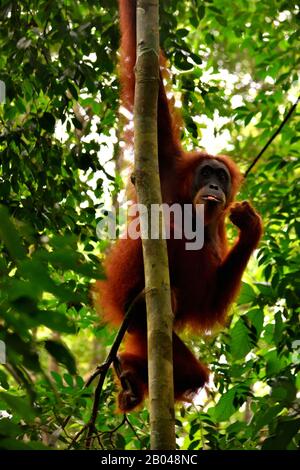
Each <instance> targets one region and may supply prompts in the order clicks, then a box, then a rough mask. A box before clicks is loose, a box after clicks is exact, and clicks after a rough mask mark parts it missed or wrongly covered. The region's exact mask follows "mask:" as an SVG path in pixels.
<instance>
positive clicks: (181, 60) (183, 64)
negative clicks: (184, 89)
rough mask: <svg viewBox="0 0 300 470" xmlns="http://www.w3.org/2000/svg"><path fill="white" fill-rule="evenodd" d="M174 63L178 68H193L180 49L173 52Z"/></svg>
mask: <svg viewBox="0 0 300 470" xmlns="http://www.w3.org/2000/svg"><path fill="white" fill-rule="evenodd" d="M174 64H175V66H176V67H177V68H178V69H179V70H191V69H192V68H193V64H191V63H190V62H188V59H187V57H186V56H185V55H184V54H182V52H180V51H176V53H175V56H174Z"/></svg>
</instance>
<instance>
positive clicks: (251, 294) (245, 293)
mask: <svg viewBox="0 0 300 470" xmlns="http://www.w3.org/2000/svg"><path fill="white" fill-rule="evenodd" d="M255 299H256V294H255V291H254V289H253V287H252V286H251V285H250V284H247V283H246V282H242V288H241V292H240V295H239V297H238V300H237V303H238V304H239V305H241V304H248V303H250V302H253V301H254V300H255Z"/></svg>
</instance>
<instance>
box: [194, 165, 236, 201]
mask: <svg viewBox="0 0 300 470" xmlns="http://www.w3.org/2000/svg"><path fill="white" fill-rule="evenodd" d="M230 188H231V177H230V173H229V171H228V169H227V167H226V165H224V163H222V162H219V161H218V160H205V161H204V162H202V163H201V164H200V165H199V166H198V168H197V170H196V172H195V177H194V183H193V198H195V197H197V199H198V200H199V202H200V199H201V200H202V202H205V201H214V202H216V203H220V204H222V205H225V204H226V200H227V198H228V196H229V194H230Z"/></svg>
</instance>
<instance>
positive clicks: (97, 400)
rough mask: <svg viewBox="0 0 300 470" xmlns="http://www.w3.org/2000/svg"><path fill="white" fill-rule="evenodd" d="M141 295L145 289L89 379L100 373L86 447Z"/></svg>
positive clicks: (132, 304) (128, 311)
mask: <svg viewBox="0 0 300 470" xmlns="http://www.w3.org/2000/svg"><path fill="white" fill-rule="evenodd" d="M141 295H144V291H142V292H140V293H139V294H138V295H137V296H136V297H135V298H134V300H133V302H131V304H130V306H129V308H128V310H127V312H126V314H125V317H124V320H123V323H122V325H121V327H120V329H119V331H118V333H117V336H116V338H115V340H114V342H113V345H112V347H111V349H110V351H109V354H108V356H107V358H106V361H105V362H104V363H103V364H102V365H101V366H100V367H98V368H97V369H98V370H97V371H96V372H95V373H94V374H93V375H92V376H91V377H90V379H89V380H88V381H87V383H88V384H90V383H91V381H92V380H94V378H95V377H97V375H99V374H100V377H99V381H98V384H97V387H96V390H95V394H94V403H93V409H92V415H91V418H90V420H89V423H88V433H87V439H86V448H87V449H89V448H90V447H91V444H92V434H93V432H94V430H95V422H96V419H97V414H98V408H99V403H100V395H101V391H102V387H103V384H104V380H105V377H106V374H107V372H108V369H109V367H110V366H111V364H112V363H113V362H114V361H115V359H116V357H117V352H118V349H119V347H120V344H121V342H122V339H123V337H124V335H125V333H126V331H127V329H128V327H129V324H130V322H131V319H132V313H133V312H134V306H135V304H136V302H137V301H138V300H139V299H140V297H141Z"/></svg>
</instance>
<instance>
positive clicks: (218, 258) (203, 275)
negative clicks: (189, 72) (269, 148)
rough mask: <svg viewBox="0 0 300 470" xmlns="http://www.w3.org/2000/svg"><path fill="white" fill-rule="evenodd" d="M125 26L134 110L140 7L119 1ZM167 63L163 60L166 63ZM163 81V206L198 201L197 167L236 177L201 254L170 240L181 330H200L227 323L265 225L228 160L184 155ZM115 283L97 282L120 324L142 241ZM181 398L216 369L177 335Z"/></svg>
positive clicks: (128, 243) (133, 344)
mask: <svg viewBox="0 0 300 470" xmlns="http://www.w3.org/2000/svg"><path fill="white" fill-rule="evenodd" d="M119 4H120V24H121V60H120V76H121V84H122V104H123V105H124V106H125V107H126V108H127V109H129V110H130V111H132V110H133V102H134V70H133V68H134V64H135V59H136V52H135V46H136V45H135V2H134V1H133V0H119ZM161 61H162V65H164V64H163V62H164V61H163V58H162V60H161ZM171 113H172V114H174V113H173V110H172V106H171V105H170V103H169V102H168V99H167V97H166V93H165V90H164V86H163V82H162V80H161V81H160V90H159V100H158V152H159V165H160V178H161V186H162V194H163V200H164V202H167V203H170V204H171V203H174V202H177V203H180V204H184V203H191V202H192V194H191V188H192V181H193V175H194V172H195V169H196V167H197V166H198V165H199V163H200V162H202V161H203V160H204V159H205V160H211V159H217V160H219V161H221V162H222V163H224V164H225V165H226V166H227V168H228V170H229V172H230V175H231V180H232V182H231V193H230V196H229V198H228V199H227V202H226V206H225V208H224V210H223V211H222V212H221V214H220V215H219V216H218V218H217V220H216V221H215V223H214V228H213V231H212V230H211V229H210V228H209V227H206V229H205V243H204V246H203V248H202V249H200V250H198V251H187V250H186V249H185V242H186V240H184V239H183V240H175V239H171V240H168V255H169V267H170V280H171V289H172V305H173V310H174V317H175V322H174V325H175V329H178V328H180V327H182V326H190V327H191V328H192V329H193V330H194V331H198V332H199V331H204V330H207V329H211V328H212V327H214V326H215V325H216V324H223V323H224V320H225V316H226V312H227V310H228V307H229V305H230V304H231V302H232V301H233V300H234V298H235V296H236V294H237V292H238V289H239V286H240V281H241V277H242V274H243V271H244V269H245V267H246V265H247V262H248V260H249V257H250V255H251V253H252V251H253V250H254V248H255V247H256V246H257V243H258V241H259V239H260V236H261V232H262V227H261V221H260V217H259V216H258V215H257V214H256V213H255V211H254V210H253V209H252V207H251V206H250V204H248V203H246V202H245V203H242V204H237V205H235V206H233V205H232V202H233V200H234V197H235V195H236V193H237V190H238V188H239V186H240V184H241V181H242V178H241V175H240V172H239V170H238V168H237V167H236V165H235V164H234V163H233V161H232V160H230V159H229V158H228V157H226V156H217V157H213V156H211V155H208V154H205V153H200V152H197V151H195V152H189V153H187V152H184V151H183V149H182V147H181V144H180V141H179V121H178V120H177V118H174V115H173V116H172V115H171ZM228 213H230V218H231V220H232V221H233V223H234V224H235V225H236V226H237V227H238V228H239V229H240V232H239V237H238V240H237V241H236V243H235V245H234V246H233V248H232V249H231V250H229V249H228V246H227V239H226V233H225V217H226V215H227V214H228ZM105 269H106V275H107V280H106V281H99V282H98V283H97V284H96V289H95V291H96V293H97V304H100V307H101V314H102V315H103V316H104V319H105V320H106V321H107V322H109V323H110V324H113V325H120V323H121V322H122V320H123V318H124V314H125V311H126V308H128V306H129V304H130V303H131V302H132V301H133V299H134V298H135V297H136V296H137V295H138V294H139V293H140V292H142V290H143V288H144V272H143V258H142V247H141V240H140V239H138V240H131V239H120V240H119V241H118V242H117V243H116V244H115V245H114V246H113V248H112V250H111V252H110V254H109V255H108V256H107V258H106V261H105ZM145 317H146V314H145V305H144V301H138V302H137V305H136V306H135V318H134V321H133V323H132V325H131V327H130V330H129V333H128V334H127V337H126V339H125V351H124V352H122V353H121V355H120V360H121V367H122V369H123V371H124V377H126V378H127V379H128V381H129V382H130V383H131V386H132V387H131V392H132V393H133V394H134V396H135V399H132V396H131V392H128V390H125V391H124V390H123V391H121V392H120V395H119V407H120V409H121V410H122V411H128V410H130V409H132V408H134V407H135V406H136V405H137V404H139V403H140V402H141V401H142V400H143V397H144V395H145V393H146V392H147V334H146V320H145ZM173 342H174V346H173V351H174V387H175V398H176V399H185V400H188V399H189V398H190V397H192V396H193V394H195V393H196V391H197V390H198V389H199V388H200V387H202V386H203V385H204V384H205V382H207V380H208V369H207V368H206V366H204V365H202V364H201V363H200V362H199V361H198V360H197V359H196V358H195V357H194V356H193V354H192V353H191V352H190V351H189V350H188V348H187V347H186V346H185V345H184V343H183V342H182V341H181V340H180V338H179V337H178V336H177V334H176V333H174V336H173Z"/></svg>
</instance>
